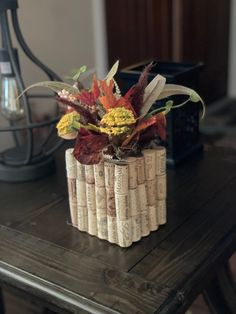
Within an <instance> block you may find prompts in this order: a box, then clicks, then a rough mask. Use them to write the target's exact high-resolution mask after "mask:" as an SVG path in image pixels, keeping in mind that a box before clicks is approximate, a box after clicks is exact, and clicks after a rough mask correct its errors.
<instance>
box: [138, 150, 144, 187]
mask: <svg viewBox="0 0 236 314" xmlns="http://www.w3.org/2000/svg"><path fill="white" fill-rule="evenodd" d="M136 166H137V180H138V184H143V183H144V182H145V166H144V157H143V156H141V157H137V158H136Z"/></svg>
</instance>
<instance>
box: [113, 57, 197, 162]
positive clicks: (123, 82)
mask: <svg viewBox="0 0 236 314" xmlns="http://www.w3.org/2000/svg"><path fill="white" fill-rule="evenodd" d="M148 63H149V62H142V63H139V64H135V65H132V66H129V67H127V68H125V69H123V70H121V71H120V72H119V73H118V75H117V76H118V81H119V84H120V86H121V91H122V93H125V92H126V91H127V90H128V89H129V88H130V87H131V86H132V85H134V84H135V83H137V81H138V78H139V76H140V74H141V72H142V70H143V69H144V67H145V66H146V65H147V64H148ZM202 67H203V65H202V63H197V64H196V63H195V64H192V63H175V62H156V63H155V66H154V67H153V69H152V71H151V73H149V78H148V79H149V81H151V80H152V79H153V78H154V77H155V76H156V75H157V74H161V75H163V76H164V77H165V78H166V82H167V83H168V84H179V85H184V86H187V87H190V88H193V89H194V90H198V82H199V73H200V70H201V69H202ZM171 99H173V100H174V102H175V104H177V103H180V102H182V101H183V100H185V99H186V98H185V97H184V96H173V97H171ZM162 105H163V101H158V102H156V103H155V104H154V105H153V107H152V110H153V109H154V108H157V107H160V106H162ZM200 109H201V106H200V105H199V104H196V103H188V104H187V105H185V106H183V107H181V108H178V109H173V110H172V111H171V112H170V113H168V115H167V163H168V164H169V165H175V164H177V163H179V162H180V161H182V160H184V159H185V158H186V157H188V156H190V155H191V154H192V153H195V152H197V151H200V150H201V149H202V144H201V142H200V134H199V111H200Z"/></svg>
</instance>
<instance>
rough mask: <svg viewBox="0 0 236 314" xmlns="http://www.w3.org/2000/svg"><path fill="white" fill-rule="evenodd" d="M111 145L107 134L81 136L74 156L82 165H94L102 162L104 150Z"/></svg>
mask: <svg viewBox="0 0 236 314" xmlns="http://www.w3.org/2000/svg"><path fill="white" fill-rule="evenodd" d="M108 144H109V140H108V137H107V136H106V135H105V134H94V133H90V134H81V133H79V134H78V136H77V139H76V143H75V148H74V156H75V158H76V159H77V160H78V161H79V162H80V163H82V164H85V165H93V164H97V163H99V162H100V160H101V158H102V150H103V148H104V147H106V146H107V145H108Z"/></svg>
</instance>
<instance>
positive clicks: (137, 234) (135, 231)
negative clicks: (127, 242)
mask: <svg viewBox="0 0 236 314" xmlns="http://www.w3.org/2000/svg"><path fill="white" fill-rule="evenodd" d="M131 225H132V242H137V241H139V240H140V239H141V216H140V214H139V215H136V216H132V217H131Z"/></svg>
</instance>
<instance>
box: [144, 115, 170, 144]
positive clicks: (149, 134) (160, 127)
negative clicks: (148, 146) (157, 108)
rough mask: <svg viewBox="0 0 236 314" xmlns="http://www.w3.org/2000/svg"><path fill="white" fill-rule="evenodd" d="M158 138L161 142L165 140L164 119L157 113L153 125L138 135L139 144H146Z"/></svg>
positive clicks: (163, 116)
mask: <svg viewBox="0 0 236 314" xmlns="http://www.w3.org/2000/svg"><path fill="white" fill-rule="evenodd" d="M158 136H159V137H160V139H161V140H163V141H165V140H166V117H165V115H164V114H162V113H159V114H158V115H157V116H156V123H155V124H153V125H151V126H150V127H148V128H147V129H146V130H145V131H144V132H142V133H141V134H140V139H139V143H142V144H143V143H148V142H150V141H151V140H153V139H155V138H157V137H158Z"/></svg>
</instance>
